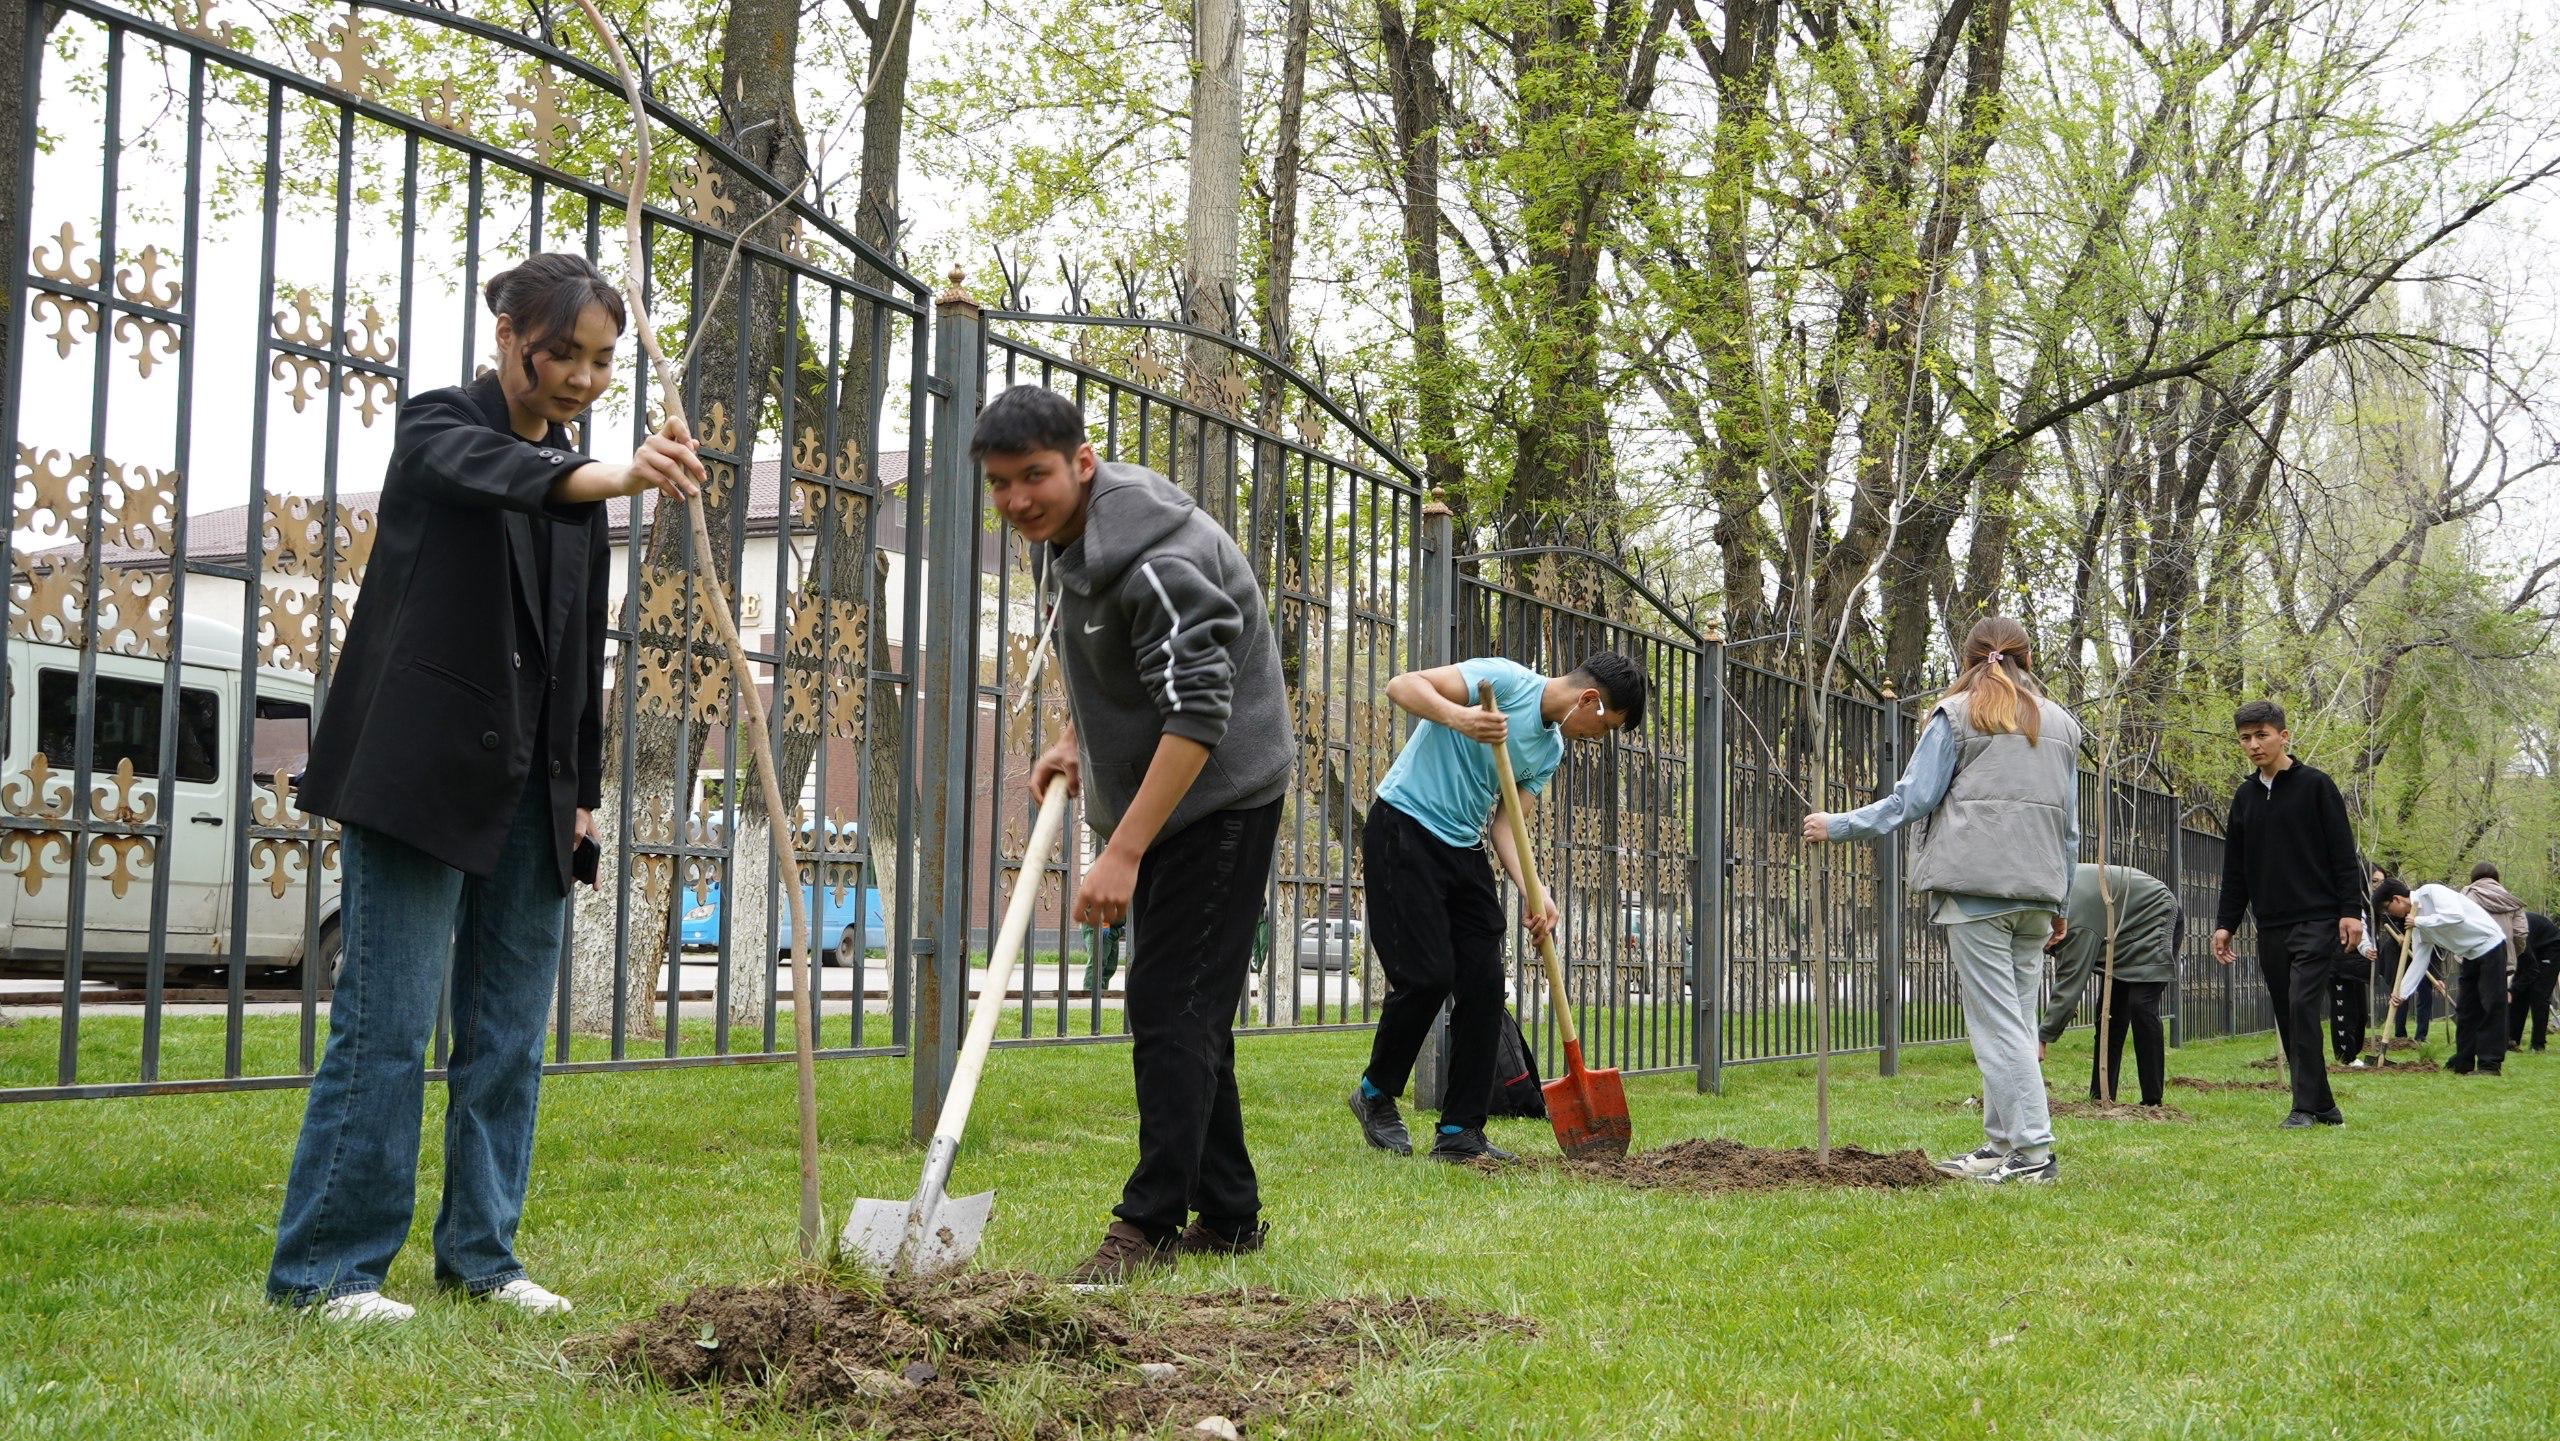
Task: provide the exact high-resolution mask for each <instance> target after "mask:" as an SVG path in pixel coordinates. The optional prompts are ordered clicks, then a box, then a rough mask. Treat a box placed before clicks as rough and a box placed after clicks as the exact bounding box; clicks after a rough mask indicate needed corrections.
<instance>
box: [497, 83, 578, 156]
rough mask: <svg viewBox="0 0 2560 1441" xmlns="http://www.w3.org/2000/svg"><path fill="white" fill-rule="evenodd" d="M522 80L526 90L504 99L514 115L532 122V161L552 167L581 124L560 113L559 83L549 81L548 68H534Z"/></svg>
mask: <svg viewBox="0 0 2560 1441" xmlns="http://www.w3.org/2000/svg"><path fill="white" fill-rule="evenodd" d="M525 76H526V86H527V88H525V89H522V90H518V91H516V92H515V93H514V94H512V95H510V96H508V97H507V98H508V99H509V100H512V101H513V102H515V107H516V111H517V113H519V114H521V115H523V116H524V117H525V118H526V119H527V120H529V121H531V122H532V125H533V154H534V158H535V159H537V160H539V161H541V162H542V163H543V164H545V165H556V164H557V162H558V159H559V157H560V154H561V152H563V151H564V150H566V149H567V148H568V146H569V143H570V142H571V141H574V140H576V139H577V138H578V133H579V132H580V131H581V130H584V129H585V128H586V126H585V123H584V122H582V121H580V120H579V119H578V117H576V116H575V115H571V114H568V113H566V112H565V111H563V110H561V108H560V82H559V81H557V80H555V79H553V78H552V76H551V67H550V66H548V65H538V66H535V67H534V68H533V69H530V70H528V71H526V72H525Z"/></svg>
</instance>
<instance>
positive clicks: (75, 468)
mask: <svg viewBox="0 0 2560 1441" xmlns="http://www.w3.org/2000/svg"><path fill="white" fill-rule="evenodd" d="M96 473H97V462H96V461H95V460H94V459H93V458H91V457H89V456H85V455H71V454H68V453H66V452H63V451H59V450H43V451H39V450H37V449H36V448H35V447H33V446H29V445H21V446H19V447H18V474H17V494H16V500H15V504H16V507H17V523H18V526H19V528H20V529H22V530H31V531H34V532H36V534H37V538H38V539H40V540H45V541H60V542H64V543H77V544H81V545H86V544H87V543H88V540H89V500H90V493H89V482H90V479H91V477H92V476H94V475H95V474H96ZM19 559H20V563H21V565H23V564H24V563H25V561H26V559H27V558H26V557H25V556H23V555H22V556H21V557H20V558H19Z"/></svg>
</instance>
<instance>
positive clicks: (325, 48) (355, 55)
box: [302, 10, 391, 99]
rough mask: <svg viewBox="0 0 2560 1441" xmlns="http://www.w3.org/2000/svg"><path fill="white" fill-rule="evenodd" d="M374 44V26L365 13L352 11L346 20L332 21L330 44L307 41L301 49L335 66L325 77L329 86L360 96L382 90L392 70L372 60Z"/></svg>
mask: <svg viewBox="0 0 2560 1441" xmlns="http://www.w3.org/2000/svg"><path fill="white" fill-rule="evenodd" d="M373 46H374V39H373V33H372V30H371V27H369V26H367V25H366V24H365V22H364V17H363V16H361V15H358V14H356V13H355V12H354V11H352V10H351V11H349V12H347V18H346V19H344V20H337V21H332V22H331V23H330V25H329V39H328V43H326V44H323V43H322V42H320V41H318V40H306V41H304V42H303V45H302V48H303V49H304V50H305V51H306V52H308V53H309V54H310V55H311V57H312V58H313V59H315V60H318V61H320V62H322V63H323V64H326V65H330V66H333V67H335V69H336V72H337V73H336V74H335V76H334V77H324V78H327V80H328V85H329V88H330V89H332V90H335V91H337V92H338V93H339V94H341V95H351V96H355V97H357V98H359V99H361V98H363V97H364V96H365V95H366V94H367V93H368V92H369V91H373V90H378V89H380V88H381V86H382V82H383V80H385V79H386V78H388V77H389V75H390V73H391V72H389V71H387V70H385V69H383V68H382V67H381V66H379V65H376V64H374V63H373V59H372V52H373Z"/></svg>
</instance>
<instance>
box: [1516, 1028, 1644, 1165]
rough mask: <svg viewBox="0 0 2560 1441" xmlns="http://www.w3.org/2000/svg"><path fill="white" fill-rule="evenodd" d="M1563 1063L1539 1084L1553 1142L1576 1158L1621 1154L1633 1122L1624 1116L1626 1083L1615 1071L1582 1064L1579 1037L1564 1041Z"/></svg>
mask: <svg viewBox="0 0 2560 1441" xmlns="http://www.w3.org/2000/svg"><path fill="white" fill-rule="evenodd" d="M1564 1067H1565V1069H1564V1074H1563V1075H1561V1076H1558V1077H1556V1078H1555V1079H1554V1080H1552V1081H1549V1082H1547V1083H1546V1084H1545V1085H1543V1086H1540V1087H1539V1088H1538V1089H1539V1091H1540V1092H1541V1093H1543V1094H1544V1095H1545V1096H1546V1098H1547V1119H1548V1120H1549V1121H1551V1122H1553V1123H1554V1124H1555V1128H1556V1145H1557V1146H1558V1147H1559V1148H1560V1149H1562V1150H1563V1152H1564V1153H1565V1156H1566V1157H1567V1158H1568V1159H1570V1160H1576V1161H1599V1160H1610V1159H1614V1158H1616V1157H1619V1156H1623V1155H1625V1154H1626V1153H1627V1142H1628V1140H1629V1138H1630V1137H1631V1136H1632V1135H1633V1134H1634V1127H1633V1125H1632V1123H1630V1122H1629V1121H1628V1119H1627V1088H1626V1086H1625V1085H1624V1083H1623V1082H1622V1081H1621V1080H1620V1079H1619V1076H1618V1072H1617V1071H1616V1070H1615V1069H1614V1068H1612V1069H1609V1070H1604V1071H1593V1070H1588V1069H1585V1068H1584V1066H1583V1064H1582V1045H1581V1043H1580V1042H1578V1041H1576V1042H1569V1043H1567V1044H1566V1046H1565V1048H1564Z"/></svg>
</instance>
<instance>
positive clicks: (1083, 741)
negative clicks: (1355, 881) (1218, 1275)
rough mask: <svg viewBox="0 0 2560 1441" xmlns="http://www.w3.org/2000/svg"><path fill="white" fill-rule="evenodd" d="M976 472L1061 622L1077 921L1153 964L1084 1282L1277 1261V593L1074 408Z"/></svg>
mask: <svg viewBox="0 0 2560 1441" xmlns="http://www.w3.org/2000/svg"><path fill="white" fill-rule="evenodd" d="M969 454H970V456H971V458H973V459H975V460H976V461H978V462H979V463H980V464H981V465H982V466H983V467H984V468H985V471H986V478H987V495H988V499H989V501H990V503H991V504H993V505H994V507H995V509H996V511H997V512H998V513H999V514H1001V515H1002V516H1003V517H1004V521H1005V524H1007V525H1010V526H1012V527H1013V529H1014V531H1015V533H1016V534H1018V535H1020V536H1021V537H1022V538H1023V539H1024V540H1026V541H1028V542H1030V543H1031V544H1032V545H1034V546H1036V547H1038V548H1039V557H1040V562H1041V567H1042V575H1041V580H1042V588H1043V589H1044V590H1045V591H1046V592H1047V593H1048V594H1049V595H1050V596H1052V597H1053V598H1054V601H1053V603H1054V605H1055V607H1056V609H1055V610H1054V611H1053V612H1052V613H1051V616H1050V621H1049V625H1050V627H1051V633H1052V634H1054V635H1055V637H1056V638H1057V645H1058V653H1059V657H1060V660H1061V665H1060V667H1059V669H1060V671H1061V673H1062V674H1063V675H1064V676H1065V680H1066V694H1067V710H1068V713H1069V716H1070V718H1071V720H1070V724H1069V725H1068V726H1067V727H1066V728H1065V730H1064V731H1063V733H1062V734H1060V736H1059V737H1058V740H1057V742H1056V743H1055V744H1054V745H1052V746H1050V747H1049V749H1048V750H1047V751H1046V752H1044V753H1043V754H1042V755H1041V757H1040V758H1039V760H1038V761H1037V762H1036V763H1034V764H1033V766H1032V768H1031V794H1032V797H1033V800H1034V803H1035V804H1037V803H1038V801H1039V799H1040V797H1042V796H1043V795H1044V794H1045V792H1046V791H1047V790H1048V786H1049V782H1050V780H1051V779H1052V778H1053V777H1060V776H1063V777H1064V778H1065V779H1066V782H1067V785H1068V787H1069V789H1070V790H1071V791H1074V792H1075V793H1077V794H1080V795H1082V796H1083V797H1084V801H1085V820H1086V822H1087V823H1088V824H1089V825H1091V826H1092V827H1093V830H1094V832H1095V834H1097V835H1099V836H1101V837H1103V838H1104V841H1105V844H1104V846H1103V848H1102V853H1101V854H1100V855H1098V856H1096V857H1095V858H1094V860H1093V862H1092V864H1091V865H1090V866H1089V867H1088V868H1087V869H1086V871H1085V873H1084V879H1083V880H1082V881H1080V882H1079V883H1078V884H1077V886H1076V893H1075V897H1074V900H1073V903H1072V904H1071V906H1070V908H1069V909H1070V913H1071V915H1072V918H1073V919H1074V920H1075V921H1076V922H1077V923H1079V924H1081V925H1086V926H1094V927H1108V926H1114V925H1118V924H1120V923H1121V922H1122V921H1123V920H1126V921H1127V923H1128V927H1129V949H1130V953H1131V954H1132V955H1133V956H1134V955H1136V954H1138V953H1140V952H1144V953H1145V955H1146V958H1147V960H1146V964H1145V965H1135V964H1132V965H1131V966H1130V967H1129V972H1128V982H1127V986H1128V989H1127V993H1126V994H1127V1001H1126V1005H1127V1016H1128V1022H1129V1034H1130V1039H1131V1042H1132V1044H1131V1046H1130V1050H1129V1064H1130V1068H1131V1070H1133V1071H1134V1072H1135V1073H1136V1079H1137V1099H1138V1164H1137V1167H1136V1169H1134V1170H1133V1171H1131V1172H1130V1173H1129V1180H1128V1183H1127V1184H1126V1185H1125V1186H1124V1187H1122V1189H1121V1193H1120V1204H1119V1206H1118V1207H1117V1208H1115V1210H1114V1212H1113V1215H1114V1217H1115V1219H1114V1220H1113V1221H1111V1223H1110V1224H1109V1225H1108V1226H1107V1227H1106V1228H1105V1229H1104V1231H1103V1236H1102V1241H1101V1244H1100V1245H1099V1246H1097V1247H1096V1248H1095V1250H1094V1253H1093V1255H1092V1256H1091V1257H1090V1258H1088V1259H1087V1260H1086V1261H1085V1262H1084V1264H1082V1265H1081V1266H1079V1267H1077V1268H1076V1270H1075V1271H1074V1272H1073V1273H1072V1276H1071V1279H1073V1280H1076V1281H1079V1282H1084V1283H1090V1284H1096V1285H1102V1284H1113V1283H1117V1282H1121V1281H1125V1280H1127V1279H1128V1278H1129V1277H1130V1276H1131V1275H1132V1274H1134V1273H1136V1272H1138V1271H1141V1270H1144V1269H1148V1268H1151V1267H1161V1266H1166V1265H1170V1264H1172V1263H1173V1260H1174V1258H1175V1257H1176V1256H1178V1255H1190V1254H1216V1255H1234V1254H1238V1253H1241V1252H1246V1251H1255V1250H1259V1249H1261V1247H1262V1244H1263V1240H1264V1237H1265V1235H1266V1234H1267V1232H1266V1228H1265V1227H1264V1226H1263V1225H1262V1224H1261V1219H1260V1217H1261V1193H1260V1189H1259V1183H1258V1181H1257V1178H1256V1177H1255V1175H1254V1169H1253V1158H1252V1156H1251V1155H1250V1154H1249V1153H1248V1152H1247V1150H1246V1148H1245V1139H1244V1116H1243V1112H1242V1110H1241V1108H1240V1106H1239V1104H1238V1101H1237V1097H1236V1073H1235V1018H1236V1008H1237V1005H1238V1003H1239V1002H1240V1001H1241V999H1242V998H1243V995H1244V988H1245V982H1246V979H1247V977H1248V975H1249V973H1250V970H1251V967H1252V963H1253V935H1254V927H1255V925H1256V924H1257V923H1258V922H1259V921H1260V919H1261V916H1262V906H1263V897H1264V894H1265V892H1266V890H1267V889H1268V882H1269V880H1270V875H1271V857H1272V851H1273V848H1274V845H1275V843H1276V842H1277V840H1278V838H1279V834H1280V807H1281V798H1282V796H1283V794H1284V793H1285V792H1286V791H1287V789H1288V785H1289V773H1290V769H1291V766H1292V764H1293V762H1294V758H1295V755H1296V749H1297V747H1296V743H1295V741H1293V740H1292V739H1291V736H1290V726H1289V701H1288V696H1287V694H1286V692H1285V691H1284V689H1283V687H1282V683H1281V678H1280V656H1279V651H1278V648H1277V647H1276V646H1275V645H1274V644H1273V641H1272V637H1271V624H1270V622H1269V621H1268V620H1267V619H1265V617H1264V613H1263V604H1262V590H1261V587H1260V586H1258V585H1257V584H1256V583H1255V582H1254V579H1253V572H1252V569H1251V568H1250V567H1249V566H1247V565H1246V563H1245V559H1244V554H1243V552H1241V551H1239V550H1237V549H1236V544H1235V542H1234V541H1233V540H1232V539H1230V538H1228V536H1227V533H1226V532H1225V531H1224V530H1221V529H1220V528H1219V527H1218V523H1217V522H1216V521H1214V520H1211V519H1210V518H1209V517H1208V515H1207V514H1206V513H1204V512H1202V511H1201V510H1200V509H1199V507H1197V506H1196V505H1194V504H1193V503H1192V501H1191V497H1189V496H1187V495H1185V494H1183V493H1182V491H1181V489H1180V488H1179V487H1177V486H1175V485H1174V484H1173V482H1171V481H1169V480H1167V479H1165V478H1164V477H1163V476H1161V475H1158V474H1156V473H1155V472H1154V471H1152V470H1147V469H1143V468H1141V467H1139V466H1134V465H1120V464H1104V463H1102V462H1100V461H1098V460H1097V459H1096V458H1095V456H1094V453H1093V447H1092V446H1091V445H1089V444H1087V443H1086V442H1085V421H1084V412H1083V411H1082V410H1080V409H1078V408H1077V406H1076V404H1075V402H1073V401H1071V400H1069V399H1067V398H1066V397H1065V396H1063V395H1061V394H1059V393H1058V392H1056V391H1053V390H1049V389H1047V388H1045V387H1042V386H1037V385H1018V386H1015V387H1014V388H1013V389H1011V390H1007V391H1005V392H1004V393H1002V394H1000V395H998V396H997V397H996V398H995V399H993V400H991V401H989V402H987V406H986V408H985V409H984V410H982V411H980V412H979V413H978V418H977V426H976V429H975V431H974V432H973V433H972V435H971V437H970V441H969ZM1186 1218H1189V1219H1190V1222H1191V1224H1190V1225H1189V1227H1188V1228H1187V1229H1186V1228H1185V1226H1184V1224H1183V1223H1184V1221H1185V1219H1186Z"/></svg>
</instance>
